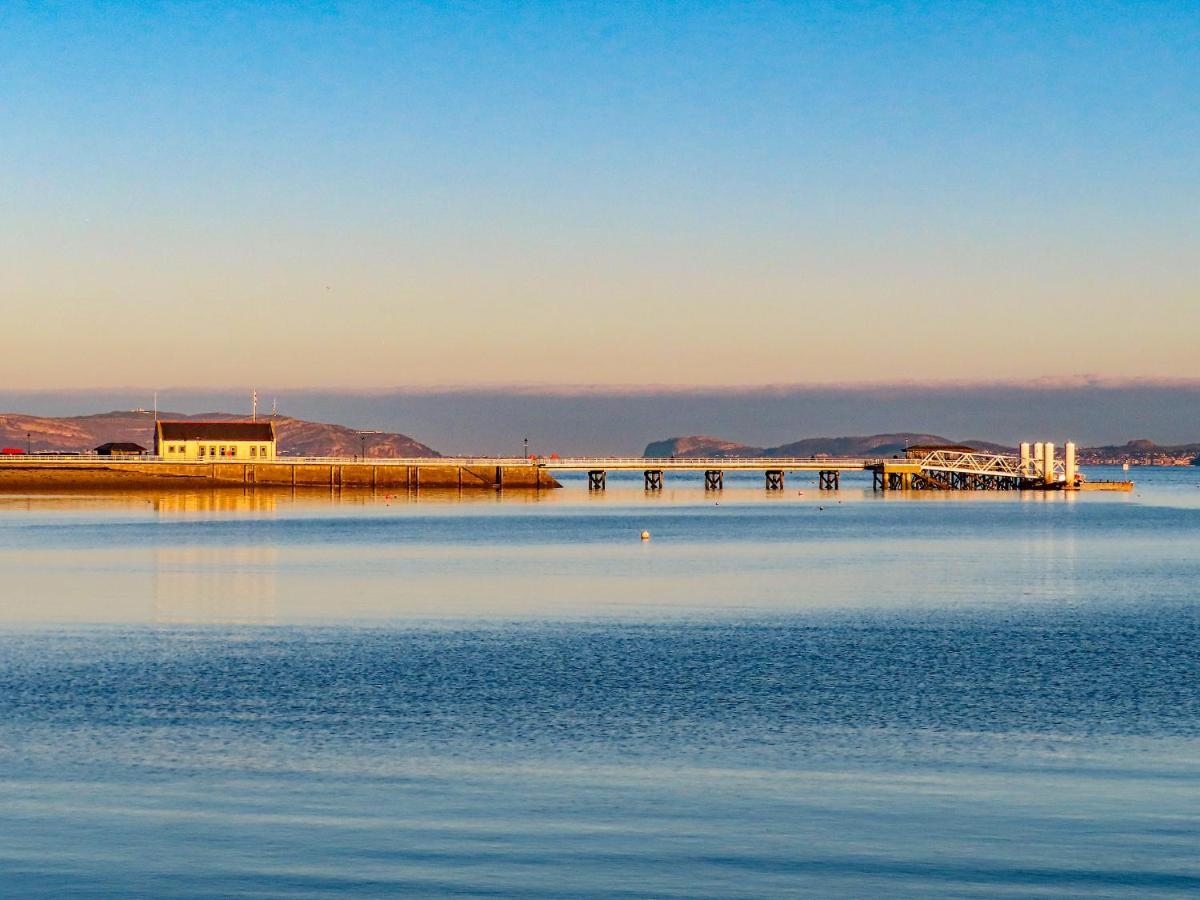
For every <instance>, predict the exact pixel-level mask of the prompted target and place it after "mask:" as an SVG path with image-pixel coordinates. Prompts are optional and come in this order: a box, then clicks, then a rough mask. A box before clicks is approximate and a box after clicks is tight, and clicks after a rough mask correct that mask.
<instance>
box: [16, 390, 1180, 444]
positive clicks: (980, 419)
mask: <svg viewBox="0 0 1200 900" xmlns="http://www.w3.org/2000/svg"><path fill="white" fill-rule="evenodd" d="M258 396H259V407H258V408H259V412H260V413H261V414H268V413H269V412H270V410H271V404H272V401H273V400H275V399H278V407H279V412H280V414H282V415H288V416H295V417H297V418H303V419H312V420H316V421H323V422H333V423H337V424H342V425H348V426H350V427H354V428H364V429H367V428H369V429H380V430H386V431H396V432H400V433H403V434H407V435H409V436H410V437H413V438H415V439H416V440H418V441H421V442H423V443H425V444H428V445H430V446H432V447H434V448H435V449H437V450H439V451H442V452H448V453H497V454H501V455H509V454H514V453H519V452H520V451H521V450H522V448H523V445H522V439H523V438H525V437H528V438H529V439H530V449H531V451H535V452H542V453H550V452H557V453H561V454H566V453H595V454H637V453H641V452H642V450H643V449H644V448H645V446H646V444H647V443H649V442H650V441H655V440H661V439H664V438H669V437H677V436H683V435H691V434H705V435H711V436H714V437H720V438H726V439H729V440H736V441H740V442H743V443H746V444H750V445H755V446H775V445H779V444H783V443H787V442H789V441H794V440H799V439H801V438H806V437H827V436H829V437H833V436H842V435H862V434H880V433H888V432H899V431H913V432H927V433H934V434H941V435H944V436H946V437H950V438H954V439H959V440H962V439H977V440H987V441H993V442H996V443H1001V444H1009V445H1015V444H1016V443H1017V442H1019V441H1020V440H1022V439H1034V440H1036V439H1048V440H1055V441H1059V442H1062V441H1065V440H1074V441H1076V442H1078V443H1080V444H1084V445H1099V444H1112V443H1124V442H1125V441H1127V440H1132V439H1137V438H1149V439H1151V440H1154V441H1156V442H1157V443H1160V444H1181V443H1190V442H1197V441H1200V382H1193V383H1182V382H1173V383H1164V384H1155V383H1147V382H1130V383H1106V384H1083V385H1067V386H1064V385H1046V384H1044V383H1037V382H1032V383H1031V382H1027V383H1019V384H1018V383H1010V384H989V385H954V384H945V383H943V384H940V385H912V384H890V385H873V386H869V387H864V386H811V385H810V386H791V387H781V386H774V387H760V388H754V389H750V388H736V389H734V388H730V389H722V390H713V389H700V388H689V389H676V390H666V389H661V388H658V389H655V388H645V389H640V390H628V389H621V388H613V387H607V388H602V387H596V386H593V387H591V388H588V389H586V390H584V389H581V388H578V387H576V388H573V389H567V388H559V389H558V390H554V389H540V390H538V389H534V388H530V387H528V386H525V387H522V388H490V389H485V388H477V387H476V388H467V387H460V388H453V389H450V388H443V389H440V390H427V389H416V388H410V389H407V390H404V391H360V392H353V391H315V390H309V391H287V390H280V391H276V390H274V389H272V388H270V387H265V388H264V387H260V388H259V389H258ZM153 402H154V392H153V390H152V389H140V390H138V389H129V390H126V391H123V392H119V391H78V390H77V391H37V392H34V391H29V392H18V391H11V390H0V411H2V412H10V413H28V414H33V415H86V414H92V413H100V412H107V411H109V410H112V409H133V408H138V407H141V408H145V409H149V408H151V406H152V404H153ZM158 404H159V409H162V410H171V411H174V412H180V413H189V414H195V413H203V412H235V413H236V412H242V413H245V414H249V412H250V394H249V391H248V390H247V391H244V392H243V391H232V390H229V391H204V390H194V389H193V390H180V389H176V390H160V391H159V392H158Z"/></svg>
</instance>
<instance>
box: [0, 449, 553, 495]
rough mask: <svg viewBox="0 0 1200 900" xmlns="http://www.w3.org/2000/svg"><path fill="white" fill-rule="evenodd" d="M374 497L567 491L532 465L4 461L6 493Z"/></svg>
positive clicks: (0, 478) (475, 461) (438, 460)
mask: <svg viewBox="0 0 1200 900" xmlns="http://www.w3.org/2000/svg"><path fill="white" fill-rule="evenodd" d="M258 486H261V487H293V488H314V487H324V488H332V489H340V488H358V489H363V488H366V489H368V490H375V489H378V490H389V491H391V490H405V491H419V490H422V489H438V490H467V491H470V490H503V489H509V488H512V489H520V490H542V489H552V488H557V487H561V486H562V485H560V484H559V483H558V482H557V481H556V480H555V479H554V476H553V475H552V474H551V473H550V472H549V471H547V470H546V469H544V468H542V467H541V466H538V465H537V464H536V463H535V462H533V461H532V460H528V459H521V458H516V459H504V458H478V457H470V458H468V457H458V458H446V457H419V458H414V459H374V458H355V457H287V456H282V457H276V458H275V459H270V460H263V461H257V462H256V461H237V462H235V461H232V460H219V461H218V460H210V461H206V462H178V461H176V460H166V459H162V458H159V457H153V456H149V457H147V456H141V457H126V458H120V457H101V456H14V457H8V458H5V459H0V490H13V489H20V490H58V489H78V488H83V489H108V488H111V489H115V490H120V489H122V488H132V489H139V490H140V489H163V490H188V489H191V488H212V487H242V488H251V487H258Z"/></svg>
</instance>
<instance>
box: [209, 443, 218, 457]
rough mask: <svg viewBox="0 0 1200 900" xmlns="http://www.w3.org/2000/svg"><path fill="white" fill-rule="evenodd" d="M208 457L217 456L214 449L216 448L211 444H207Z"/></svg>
mask: <svg viewBox="0 0 1200 900" xmlns="http://www.w3.org/2000/svg"><path fill="white" fill-rule="evenodd" d="M208 455H209V456H216V455H217V448H216V447H214V446H212V445H211V444H209V446H208Z"/></svg>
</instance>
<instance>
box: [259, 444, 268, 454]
mask: <svg viewBox="0 0 1200 900" xmlns="http://www.w3.org/2000/svg"><path fill="white" fill-rule="evenodd" d="M258 455H259V456H266V455H267V448H266V446H265V445H264V446H262V447H259V448H258Z"/></svg>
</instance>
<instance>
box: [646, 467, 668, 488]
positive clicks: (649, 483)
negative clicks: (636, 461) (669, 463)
mask: <svg viewBox="0 0 1200 900" xmlns="http://www.w3.org/2000/svg"><path fill="white" fill-rule="evenodd" d="M643 476H644V477H645V479H646V490H648V491H661V490H662V487H663V473H662V469H647V470H646V471H645V472H644V473H643Z"/></svg>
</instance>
